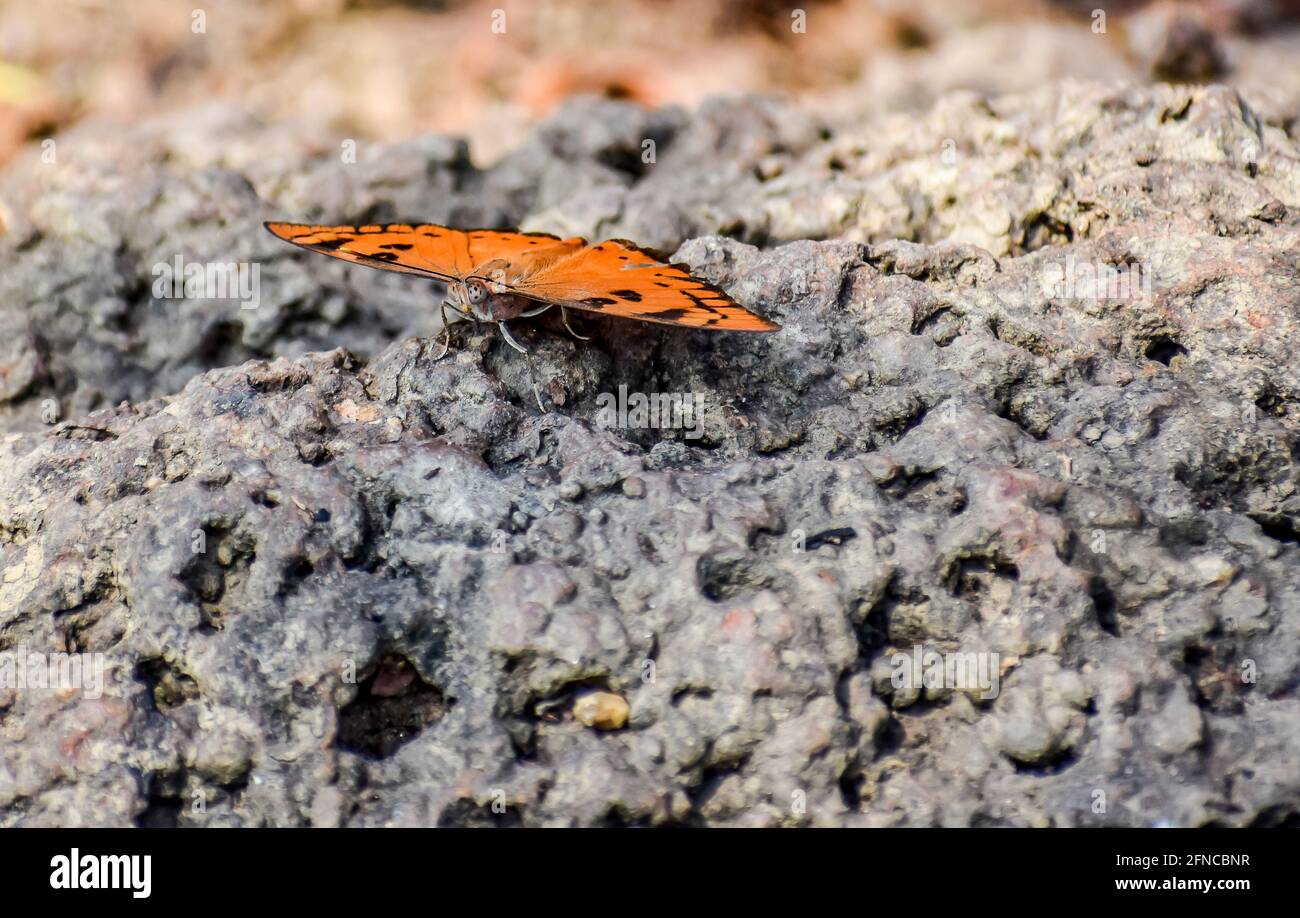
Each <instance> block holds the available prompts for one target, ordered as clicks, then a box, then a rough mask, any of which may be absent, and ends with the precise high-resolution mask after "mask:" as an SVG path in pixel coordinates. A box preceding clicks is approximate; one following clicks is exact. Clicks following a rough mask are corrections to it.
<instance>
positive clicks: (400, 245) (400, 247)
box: [380, 242, 415, 252]
mask: <svg viewBox="0 0 1300 918" xmlns="http://www.w3.org/2000/svg"><path fill="white" fill-rule="evenodd" d="M380 248H381V249H393V250H395V251H398V252H406V251H409V250H410V249H413V248H415V246H413V245H411V243H409V242H385V243H384V244H383V245H381V246H380Z"/></svg>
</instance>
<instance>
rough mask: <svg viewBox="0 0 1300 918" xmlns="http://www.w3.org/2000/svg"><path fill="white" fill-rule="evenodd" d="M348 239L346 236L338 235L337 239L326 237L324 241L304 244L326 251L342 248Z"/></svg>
mask: <svg viewBox="0 0 1300 918" xmlns="http://www.w3.org/2000/svg"><path fill="white" fill-rule="evenodd" d="M350 241H351V240H350V239H348V238H347V237H346V236H340V237H339V238H337V239H326V240H325V241H324V242H309V243H306V244H307V245H310V246H311V247H312V248H313V249H324V250H325V251H327V252H333V251H336V250H338V249H341V248H343V246H345V245H347V244H348V243H349V242H350Z"/></svg>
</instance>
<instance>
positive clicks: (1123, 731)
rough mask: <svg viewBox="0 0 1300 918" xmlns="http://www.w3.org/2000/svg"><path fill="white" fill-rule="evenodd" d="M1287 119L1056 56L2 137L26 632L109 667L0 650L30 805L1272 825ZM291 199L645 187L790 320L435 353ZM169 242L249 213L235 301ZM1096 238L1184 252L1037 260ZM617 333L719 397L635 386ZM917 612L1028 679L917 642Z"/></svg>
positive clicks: (129, 817)
mask: <svg viewBox="0 0 1300 918" xmlns="http://www.w3.org/2000/svg"><path fill="white" fill-rule="evenodd" d="M1292 124H1293V122H1288V121H1287V120H1286V119H1285V118H1282V117H1280V116H1276V115H1273V114H1261V113H1260V112H1257V111H1256V110H1255V108H1254V107H1253V106H1252V103H1251V100H1250V99H1249V98H1242V97H1240V96H1238V95H1237V94H1236V93H1234V92H1233V91H1232V90H1230V89H1227V88H1224V87H1218V86H1213V87H1208V88H1201V89H1197V88H1190V87H1177V88H1175V87H1152V88H1138V87H1122V86H1116V85H1101V84H1097V83H1085V82H1074V83H1070V82H1067V83H1056V84H1050V85H1046V86H1044V87H1042V88H1039V89H1036V90H1033V91H1030V92H1027V93H1022V94H1014V95H1000V96H989V97H980V96H976V95H974V94H971V93H968V92H963V93H954V94H949V95H944V96H941V97H940V98H939V99H938V101H937V102H936V104H935V105H934V106H933V107H932V108H930V109H929V110H927V111H922V112H918V113H916V114H915V115H914V116H912V117H907V118H904V117H900V116H896V115H871V116H868V115H862V116H855V117H852V118H849V117H842V118H840V119H839V120H836V119H835V118H824V117H821V116H814V115H812V114H808V113H803V112H800V111H799V110H797V109H795V108H793V107H791V106H790V105H789V104H787V103H779V102H773V101H768V100H762V99H754V98H745V99H739V100H734V101H718V102H714V103H711V104H710V105H707V106H705V107H704V108H703V109H702V110H701V111H700V112H698V113H696V114H693V115H686V114H684V113H682V112H677V111H671V110H670V111H664V112H644V111H641V110H639V109H635V108H633V107H630V106H624V105H620V104H617V103H611V102H588V103H574V104H571V105H570V106H567V107H566V108H565V109H563V110H562V111H561V112H560V113H558V114H557V115H556V116H555V118H554V119H553V120H552V121H550V122H549V123H547V124H545V125H543V126H542V127H541V128H539V129H538V131H537V132H536V134H535V135H534V136H533V137H532V138H531V139H530V140H529V141H528V142H526V143H525V145H524V146H523V147H521V149H520V150H519V151H518V152H517V153H516V154H514V155H512V156H509V157H507V158H506V159H505V160H504V161H503V162H502V163H500V164H498V165H497V166H495V167H491V168H487V169H480V168H478V167H476V166H474V165H473V164H472V163H471V162H470V160H469V158H468V156H467V152H466V151H465V149H464V147H463V145H459V144H457V143H456V142H454V141H450V140H447V139H443V138H426V139H422V140H417V141H412V142H410V143H407V144H401V145H398V146H394V147H390V148H385V149H381V150H378V151H375V152H373V153H372V154H370V155H369V156H368V157H367V158H365V159H364V161H363V162H359V163H357V164H353V165H348V164H343V163H340V162H338V161H337V158H336V152H335V151H334V149H333V148H332V147H330V146H329V145H327V144H317V145H315V146H312V145H310V144H308V143H307V142H306V141H301V143H302V146H300V147H298V148H296V149H290V148H289V147H287V146H285V145H281V146H278V147H275V148H276V149H277V150H279V152H278V153H277V154H276V155H275V156H259V155H257V151H260V150H263V149H266V148H267V146H268V145H271V138H275V137H279V136H280V135H278V134H276V133H275V131H274V130H273V129H263V128H261V127H259V126H257V125H255V124H252V123H248V122H245V121H242V120H240V119H238V118H233V117H232V116H229V115H228V114H225V113H223V112H222V111H220V110H213V109H208V110H202V111H198V112H195V113H191V114H188V115H185V116H174V117H173V118H171V119H169V120H163V121H159V122H155V123H152V124H149V125H144V126H141V127H139V128H137V129H134V130H132V131H130V132H125V133H123V134H119V135H110V134H108V133H106V132H102V131H99V130H98V129H95V128H93V127H87V128H84V129H81V130H79V131H77V132H74V133H73V134H72V135H70V136H69V138H68V139H67V140H66V141H61V142H60V150H61V151H64V152H65V153H66V154H67V155H66V158H65V159H64V165H59V166H57V167H56V168H53V169H49V170H48V171H44V172H43V171H41V170H42V169H48V167H45V166H43V165H42V164H41V163H39V161H37V160H34V159H32V158H28V159H25V160H23V161H20V162H18V163H16V164H15V165H13V166H12V167H11V168H10V169H9V170H8V171H7V172H6V173H5V175H4V176H3V177H2V178H0V196H3V199H4V202H5V204H4V206H5V211H6V214H7V216H6V220H5V225H6V227H7V231H6V233H5V235H4V236H3V237H2V238H0V259H3V266H4V267H3V272H0V293H2V294H3V297H2V298H0V329H3V331H4V343H3V345H0V360H3V368H2V372H0V398H2V399H4V401H3V405H2V406H0V408H2V410H3V423H4V425H5V430H6V435H5V436H4V438H3V440H2V441H0V567H2V568H3V579H2V580H0V651H3V652H7V653H13V652H15V651H16V650H17V649H18V648H26V649H27V650H29V651H39V652H43V653H53V652H57V651H74V650H75V651H82V652H90V653H102V654H104V657H103V660H104V665H105V672H104V676H105V680H104V686H103V691H102V693H101V694H100V695H99V697H94V698H92V697H90V693H87V692H84V691H83V692H75V691H74V692H68V691H52V690H44V689H38V688H31V687H24V688H4V687H0V742H2V743H3V748H4V750H5V754H4V757H3V760H2V762H0V824H3V825H16V824H25V825H48V824H56V823H58V824H95V825H130V824H133V823H136V824H146V825H152V824H158V823H163V824H167V823H180V824H183V825H190V824H194V825H227V824H229V825H236V824H237V825H306V824H320V825H423V824H443V825H467V824H521V823H522V824H529V825H569V824H574V825H596V824H620V825H622V824H648V825H666V824H720V825H723V824H725V825H787V824H789V825H795V824H817V825H839V824H849V825H930V824H938V825H998V824H1013V825H1046V824H1054V825H1154V824H1172V825H1201V824H1207V823H1221V824H1230V825H1271V824H1279V823H1286V822H1294V821H1295V820H1296V818H1297V814H1298V813H1300V779H1298V778H1297V774H1296V771H1295V769H1294V767H1293V764H1292V763H1294V761H1295V760H1296V759H1297V757H1298V756H1300V720H1298V715H1297V710H1300V709H1298V708H1297V705H1296V686H1297V684H1300V679H1298V678H1297V677H1298V676H1300V663H1298V662H1297V661H1300V627H1297V625H1300V576H1297V560H1298V554H1297V553H1298V551H1300V549H1297V532H1298V531H1300V492H1298V491H1297V486H1298V485H1300V470H1298V468H1297V442H1298V440H1297V438H1298V435H1300V429H1298V427H1297V423H1298V422H1297V418H1300V371H1298V370H1297V367H1296V363H1295V360H1294V355H1293V353H1292V352H1293V345H1292V343H1293V342H1294V341H1296V340H1297V339H1298V338H1300V329H1298V328H1297V322H1298V321H1300V319H1298V317H1300V283H1298V281H1300V277H1298V276H1297V275H1298V274H1300V264H1298V263H1297V260H1296V254H1295V253H1296V252H1297V251H1300V223H1297V219H1296V217H1295V212H1296V208H1297V207H1298V206H1300V181H1297V179H1298V177H1300V148H1298V146H1297V143H1296V140H1295V139H1294V137H1293V136H1292V134H1291V133H1289V131H1291V130H1293V127H1291V126H1290V125H1292ZM292 136H293V137H296V138H301V137H302V136H305V135H301V134H294V135H292ZM205 137H206V138H213V137H221V138H223V139H222V141H221V142H220V143H217V142H216V141H213V140H208V141H202V142H200V141H196V140H195V138H205ZM643 138H657V139H658V142H657V160H656V162H654V163H645V162H643V161H642V160H641V158H640V155H639V152H640V150H641V145H640V141H641V139H643ZM282 139H284V138H282ZM946 139H952V140H953V141H954V144H953V145H952V147H950V148H949V149H951V150H953V151H954V152H955V154H956V156H955V159H952V161H950V162H949V161H945V160H944V158H943V155H944V151H945V145H944V141H945V140H946ZM291 142H292V141H291V140H289V139H285V144H289V143H291ZM123 150H131V151H133V153H132V155H134V156H135V157H136V158H137V160H138V161H140V162H141V163H142V164H144V165H148V166H149V167H150V168H149V169H148V170H145V169H143V168H141V169H136V170H133V171H129V172H128V171H122V170H116V171H115V170H114V168H112V166H113V164H114V163H115V162H119V159H118V157H120V156H123V155H125V154H124V153H123V152H122V151H123ZM216 150H220V151H224V152H222V153H214V152H213V151H216ZM183 151H189V152H187V153H186V152H183ZM325 151H328V152H325ZM74 153H75V154H77V155H73V154H74ZM950 159H951V157H950ZM271 216H275V217H280V218H304V219H330V220H335V219H337V220H382V219H387V218H390V217H392V218H397V217H416V218H420V217H423V218H428V219H433V220H446V221H449V222H456V223H476V224H484V225H502V224H504V223H520V224H524V225H527V226H531V227H534V228H548V229H561V230H565V231H568V230H581V231H584V232H600V233H602V234H603V233H606V232H608V233H609V234H611V235H613V234H620V235H633V236H636V237H637V238H638V239H640V240H641V241H645V242H653V243H657V244H659V245H663V246H666V247H668V248H670V249H676V253H675V258H676V260H679V261H683V262H686V263H687V264H689V265H691V266H692V267H693V268H694V269H695V270H696V271H697V272H698V273H699V274H700V275H701V276H703V277H706V278H708V279H709V280H711V281H713V282H715V283H717V284H720V285H722V286H724V287H725V288H727V289H728V290H730V291H731V292H732V293H733V294H734V296H735V297H736V298H737V299H738V300H739V301H740V302H742V303H744V304H745V305H747V306H749V307H751V308H753V309H754V310H756V311H758V312H760V313H762V314H764V315H766V316H769V317H771V318H773V319H775V320H776V321H778V322H780V323H781V324H782V326H783V328H782V329H781V331H779V332H777V333H775V334H773V335H767V336H741V335H734V336H729V335H725V334H716V335H709V334H706V333H703V332H689V331H680V330H673V329H664V328H658V327H652V326H646V325H640V324H637V323H631V322H625V321H619V320H615V319H601V318H586V319H581V320H579V321H581V324H582V327H581V329H580V330H581V331H583V333H584V334H588V335H591V336H592V338H593V340H592V341H590V342H577V341H575V340H573V339H572V338H570V337H568V336H567V335H566V334H565V333H564V331H563V328H562V327H561V326H560V325H559V322H558V317H551V316H547V317H543V318H542V319H539V320H536V321H534V322H533V323H525V322H521V323H518V328H517V330H516V335H517V336H518V337H519V338H520V339H521V340H522V341H525V342H526V344H527V346H529V348H530V351H531V353H530V361H529V362H525V361H524V360H522V359H520V358H519V357H518V356H517V355H516V354H514V352H513V351H511V350H510V349H509V348H508V347H506V346H504V345H503V343H502V342H501V341H500V339H499V338H498V337H497V336H496V334H495V333H494V332H492V331H491V330H488V329H473V328H470V329H466V328H464V327H458V328H457V329H456V330H455V331H456V334H455V335H454V336H453V348H452V351H451V353H450V354H449V356H447V357H446V358H444V359H442V360H440V361H437V362H435V361H434V360H433V357H434V355H435V354H436V353H437V351H438V348H437V345H436V343H435V342H434V341H433V340H432V338H430V337H429V336H430V335H432V334H433V333H436V332H437V331H439V329H438V326H437V319H436V316H437V310H436V309H434V308H432V307H433V305H434V304H436V302H437V295H438V294H437V291H436V290H435V289H434V288H433V287H432V286H431V285H428V284H423V283H419V282H414V281H413V280H412V279H410V278H406V277H401V276H396V275H388V274H383V273H378V272H370V271H366V270H364V269H360V268H355V267H352V266H347V265H343V264H340V263H335V262H331V261H329V260H327V259H324V258H320V257H316V256H310V255H304V254H301V253H298V252H295V251H294V250H292V249H290V248H289V247H287V246H284V245H282V244H279V243H277V242H276V241H275V240H274V239H271V238H270V237H269V236H267V235H266V234H264V233H262V232H261V229H260V226H259V223H260V221H261V220H263V219H266V218H269V217H271ZM722 231H725V232H726V233H727V234H729V235H731V236H734V237H735V238H724V237H722V236H719V235H713V234H714V233H718V232H722ZM809 240H817V241H809ZM178 252H179V253H182V254H184V256H185V257H186V258H193V259H195V260H207V259H221V260H236V261H256V262H257V263H259V264H260V265H261V268H262V274H261V296H260V302H259V305H258V306H257V308H256V309H250V310H240V309H239V306H238V304H237V303H235V302H232V301H229V300H209V301H192V300H175V301H171V300H159V299H156V298H154V297H153V296H152V294H151V283H150V281H151V277H150V272H151V268H152V266H153V264H154V263H155V262H158V261H168V260H170V259H171V258H173V257H174V255H175V254H176V253H178ZM1071 260H1073V263H1075V264H1078V265H1089V266H1096V265H1102V266H1106V265H1110V266H1132V265H1139V266H1141V267H1142V268H1143V269H1147V270H1149V271H1150V279H1151V297H1150V298H1149V299H1141V298H1133V297H1130V298H1127V299H1121V300H1115V299H1110V300H1108V299H1097V298H1092V297H1088V296H1083V297H1078V296H1066V295H1058V294H1059V291H1054V290H1050V289H1047V287H1045V282H1046V281H1050V279H1051V278H1052V277H1054V276H1056V275H1055V273H1054V272H1055V271H1057V270H1058V269H1059V270H1063V269H1064V267H1065V266H1066V265H1067V264H1069V263H1071ZM534 381H536V382H537V384H538V387H539V389H540V390H541V391H542V392H543V393H544V395H545V396H546V397H547V398H546V407H547V410H546V411H544V412H541V411H539V410H538V408H537V405H536V404H535V402H534V397H533V390H532V386H533V382H534ZM620 385H626V386H627V387H628V389H629V390H630V391H640V392H681V393H691V394H695V395H699V396H702V397H703V399H704V404H705V406H706V410H705V416H704V423H703V424H702V425H701V428H700V431H699V433H700V436H699V437H698V438H687V437H685V436H684V435H683V433H682V432H681V431H674V430H654V429H651V430H622V429H614V428H611V429H606V428H604V427H602V425H601V424H600V423H599V420H598V419H599V417H600V408H599V405H598V402H597V399H598V396H599V395H600V394H601V393H604V392H616V391H617V390H618V387H619V386H620ZM49 400H53V408H54V410H53V411H51V410H50V405H51V402H50V401H49ZM917 646H921V647H922V648H924V649H925V650H928V651H934V652H937V653H956V652H962V653H973V654H996V655H997V671H998V674H999V677H1000V683H999V690H998V692H997V693H996V694H995V695H992V696H990V697H983V696H982V695H981V693H980V692H978V691H967V690H962V689H961V687H954V686H951V685H930V686H927V685H924V684H906V682H903V683H900V684H898V685H896V684H895V680H894V678H893V675H894V672H895V671H896V666H895V665H894V663H893V660H894V658H895V655H896V654H904V655H906V654H911V653H912V652H913V650H914V648H915V647H917ZM593 690H595V691H599V692H603V693H609V694H611V695H615V696H619V697H622V698H624V699H626V702H627V704H628V706H629V719H628V720H627V723H626V725H625V726H624V727H623V728H622V729H619V730H610V731H601V730H592V729H588V728H587V727H585V726H584V725H583V722H582V721H581V720H576V719H574V718H573V717H569V716H566V714H567V713H568V712H570V711H572V709H573V706H574V704H575V702H578V703H581V699H582V698H584V697H588V698H590V697H591V695H590V694H589V693H591V692H592V691H593ZM1099 795H1100V796H1099ZM199 799H201V800H202V801H203V806H202V808H201V811H200V810H196V808H195V807H194V806H193V803H194V801H196V800H199ZM1099 800H1102V801H1104V804H1103V805H1101V806H1100V807H1099V806H1098V801H1099Z"/></svg>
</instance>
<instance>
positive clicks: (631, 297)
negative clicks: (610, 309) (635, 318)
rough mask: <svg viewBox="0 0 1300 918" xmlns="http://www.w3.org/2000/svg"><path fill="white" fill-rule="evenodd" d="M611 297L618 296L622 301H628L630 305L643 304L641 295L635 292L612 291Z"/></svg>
mask: <svg viewBox="0 0 1300 918" xmlns="http://www.w3.org/2000/svg"><path fill="white" fill-rule="evenodd" d="M610 295H611V296H616V297H618V298H619V299H620V300H627V301H628V302H629V303H639V302H641V294H639V293H637V292H636V291H635V290H611V291H610Z"/></svg>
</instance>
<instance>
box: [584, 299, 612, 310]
mask: <svg viewBox="0 0 1300 918" xmlns="http://www.w3.org/2000/svg"><path fill="white" fill-rule="evenodd" d="M582 304H583V305H584V306H590V307H591V308H592V309H603V308H604V307H606V306H613V305H614V301H613V300H611V299H610V298H609V297H606V296H589V297H587V298H586V299H585V300H583V301H582Z"/></svg>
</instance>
